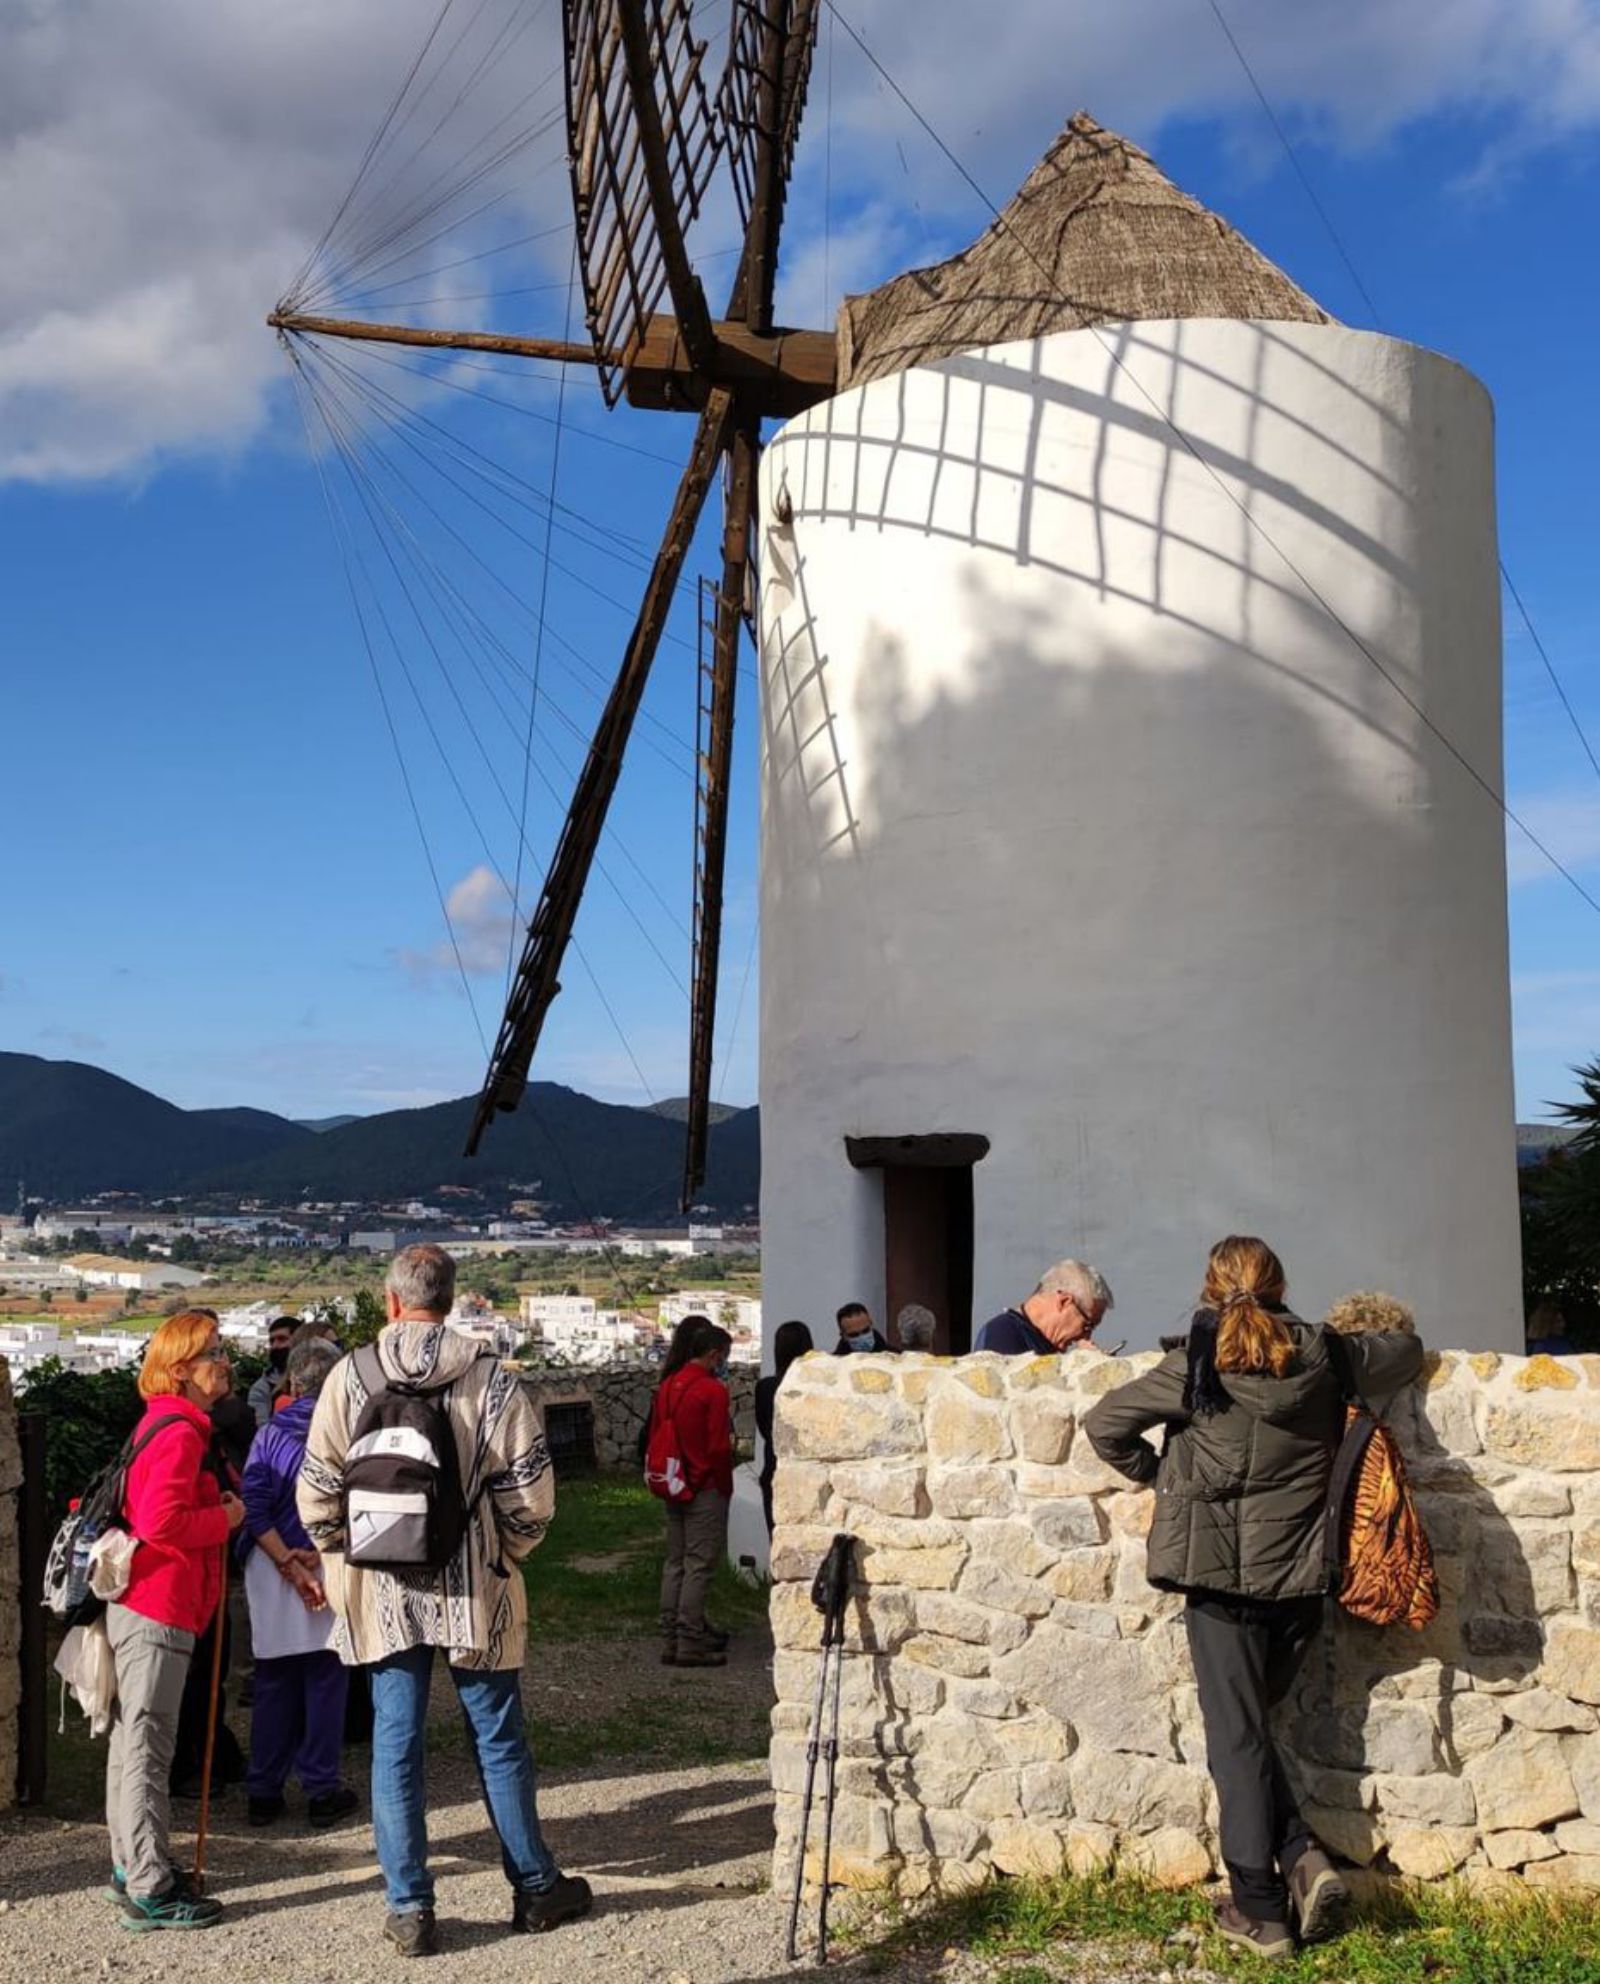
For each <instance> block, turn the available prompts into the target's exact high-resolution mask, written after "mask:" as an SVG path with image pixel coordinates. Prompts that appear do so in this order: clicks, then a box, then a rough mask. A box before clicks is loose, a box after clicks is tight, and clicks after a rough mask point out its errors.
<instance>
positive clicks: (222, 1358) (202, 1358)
mask: <svg viewBox="0 0 1600 1984" xmlns="http://www.w3.org/2000/svg"><path fill="white" fill-rule="evenodd" d="M228 1356H229V1353H228V1351H227V1350H226V1349H225V1348H224V1347H223V1346H222V1345H221V1344H220V1343H214V1344H213V1345H212V1346H211V1348H210V1349H209V1350H197V1351H196V1352H195V1358H194V1361H195V1362H196V1363H197V1364H226V1363H227V1361H228Z"/></svg>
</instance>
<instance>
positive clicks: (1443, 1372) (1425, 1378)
mask: <svg viewBox="0 0 1600 1984" xmlns="http://www.w3.org/2000/svg"><path fill="white" fill-rule="evenodd" d="M1457 1362H1458V1360H1457V1359H1456V1358H1454V1357H1452V1356H1451V1355H1450V1352H1449V1351H1448V1350H1428V1351H1424V1352H1423V1356H1422V1382H1423V1384H1424V1385H1425V1386H1426V1387H1427V1389H1428V1390H1429V1391H1430V1392H1432V1391H1437V1390H1438V1389H1439V1387H1440V1386H1441V1385H1447V1384H1449V1382H1450V1380H1451V1378H1452V1377H1453V1376H1454V1375H1455V1369H1456V1364H1457Z"/></svg>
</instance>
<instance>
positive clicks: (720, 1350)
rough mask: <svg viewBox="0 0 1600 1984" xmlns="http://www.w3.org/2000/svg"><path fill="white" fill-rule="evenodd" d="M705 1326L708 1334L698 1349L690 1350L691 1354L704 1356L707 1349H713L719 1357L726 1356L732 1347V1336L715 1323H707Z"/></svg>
mask: <svg viewBox="0 0 1600 1984" xmlns="http://www.w3.org/2000/svg"><path fill="white" fill-rule="evenodd" d="M706 1327H707V1329H708V1330H709V1331H710V1334H709V1335H708V1336H707V1338H706V1340H705V1342H704V1343H703V1344H701V1346H700V1348H699V1349H698V1350H696V1351H693V1352H691V1355H692V1356H695V1357H704V1356H705V1354H706V1352H707V1351H708V1350H714V1351H716V1353H717V1355H718V1356H719V1357H726V1356H727V1354H728V1352H729V1351H730V1350H732V1348H733V1338H732V1337H731V1336H729V1334H728V1332H727V1331H726V1330H725V1329H723V1328H721V1327H720V1326H719V1325H718V1324H716V1323H708V1324H707V1325H706Z"/></svg>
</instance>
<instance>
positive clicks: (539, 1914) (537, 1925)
mask: <svg viewBox="0 0 1600 1984" xmlns="http://www.w3.org/2000/svg"><path fill="white" fill-rule="evenodd" d="M593 1907H594V1889H593V1888H592V1887H590V1885H589V1883H588V1882H587V1881H586V1880H585V1879H584V1878H583V1876H582V1875H581V1874H557V1875H556V1878H555V1885H554V1886H553V1887H548V1888H543V1889H541V1890H540V1891H539V1893H537V1894H528V1893H526V1892H519V1893H517V1894H514V1895H513V1896H512V1897H511V1927H512V1929H513V1930H514V1931H515V1932H516V1933H517V1934H518V1935H521V1936H537V1935H540V1934H542V1933H543V1932H544V1930H546V1929H559V1928H560V1926H561V1924H562V1923H563V1922H576V1921H577V1920H578V1918H579V1916H580V1915H587V1914H588V1913H589V1910H590V1909H591V1908H593Z"/></svg>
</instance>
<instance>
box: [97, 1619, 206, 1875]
mask: <svg viewBox="0 0 1600 1984" xmlns="http://www.w3.org/2000/svg"><path fill="white" fill-rule="evenodd" d="M106 1634H107V1637H108V1638H109V1639H110V1641H111V1657H112V1663H113V1665H114V1666H115V1668H116V1673H117V1706H116V1711H115V1713H114V1715H113V1717H112V1722H111V1754H110V1756H109V1757H108V1758H107V1760H106V1826H107V1828H108V1830H109V1831H110V1834H111V1860H112V1864H113V1865H114V1866H116V1867H119V1868H121V1870H122V1874H123V1877H124V1879H125V1880H126V1881H127V1884H128V1893H129V1894H130V1895H132V1896H133V1898H134V1899H135V1900H136V1901H148V1900H149V1899H150V1897H151V1896H152V1895H157V1894H161V1893H163V1892H164V1891H165V1890H166V1889H167V1888H169V1887H170V1886H171V1885H172V1844H171V1838H170V1834H171V1825H172V1805H171V1799H170V1796H169V1793H168V1790H167V1773H168V1772H169V1771H170V1770H171V1768H172V1753H173V1749H174V1747H175V1746H176V1744H177V1740H178V1711H179V1710H180V1709H181V1708H182V1706H183V1684H184V1680H185V1678H186V1677H187V1675H188V1672H189V1659H190V1656H191V1655H192V1654H193V1652H194V1634H193V1633H186V1632H184V1631H182V1630H181V1628H179V1627H177V1626H158V1625H157V1624H156V1622H155V1620H154V1619H146V1618H145V1617H144V1615H143V1614H142V1613H139V1612H130V1611H129V1610H128V1608H127V1606H126V1605H111V1606H108V1607H107V1609H106Z"/></svg>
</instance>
